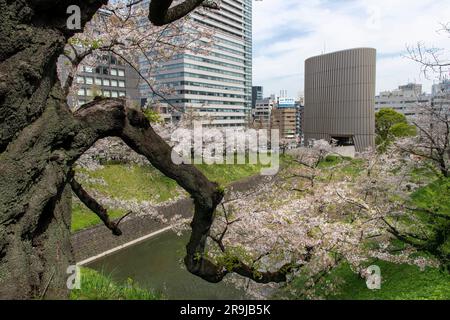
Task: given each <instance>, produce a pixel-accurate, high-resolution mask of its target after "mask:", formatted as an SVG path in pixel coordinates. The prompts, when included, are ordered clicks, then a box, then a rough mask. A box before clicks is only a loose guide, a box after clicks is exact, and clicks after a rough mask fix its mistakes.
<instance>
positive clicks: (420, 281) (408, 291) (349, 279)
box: [327, 261, 450, 300]
mask: <svg viewBox="0 0 450 320" xmlns="http://www.w3.org/2000/svg"><path fill="white" fill-rule="evenodd" d="M373 264H375V265H377V266H379V267H380V269H381V276H382V283H381V289H380V290H369V289H368V288H367V285H366V283H365V280H363V279H361V278H360V277H359V276H358V275H357V274H355V273H353V272H352V271H351V270H350V268H349V266H348V265H345V264H344V265H342V266H340V267H339V268H337V269H336V270H334V271H333V272H332V273H331V274H330V275H329V276H328V279H327V280H328V281H334V279H335V278H336V277H338V278H340V279H342V280H343V281H344V283H343V284H342V285H340V287H339V292H338V293H337V294H334V295H332V296H328V297H327V299H338V300H340V299H346V300H448V299H450V274H448V273H444V272H441V271H439V270H438V269H433V268H427V269H426V270H425V271H421V270H420V269H419V268H418V267H416V266H411V265H398V264H393V263H389V262H384V261H378V262H376V263H373Z"/></svg>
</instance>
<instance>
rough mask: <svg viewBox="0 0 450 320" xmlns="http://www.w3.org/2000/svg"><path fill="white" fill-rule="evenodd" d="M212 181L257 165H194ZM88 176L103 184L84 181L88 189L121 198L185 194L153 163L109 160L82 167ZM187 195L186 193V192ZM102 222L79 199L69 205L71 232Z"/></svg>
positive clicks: (114, 213) (117, 213)
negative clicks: (93, 167)
mask: <svg viewBox="0 0 450 320" xmlns="http://www.w3.org/2000/svg"><path fill="white" fill-rule="evenodd" d="M197 167H198V168H199V169H200V170H201V171H202V172H203V173H204V174H205V175H206V176H207V177H208V179H210V180H212V181H216V182H218V183H219V184H220V185H225V186H226V185H228V184H230V183H232V182H234V181H237V180H240V179H243V178H246V177H250V176H253V175H257V174H259V173H260V171H261V166H260V165H211V166H209V165H204V164H202V165H198V166H197ZM82 172H83V173H85V174H87V175H89V176H90V177H91V178H95V179H103V180H104V181H105V182H106V185H102V184H99V183H86V184H84V187H85V188H86V189H87V190H96V191H98V192H100V193H102V194H104V195H106V196H109V197H112V198H118V199H124V200H133V199H135V200H137V201H144V200H149V201H153V202H154V203H161V202H164V201H167V200H170V199H173V198H175V197H177V196H179V195H181V194H186V193H185V192H184V191H183V190H181V189H180V188H179V187H178V185H177V183H176V182H175V181H174V180H172V179H169V178H167V177H166V176H164V175H163V174H161V173H160V172H159V171H158V170H156V169H155V168H153V167H152V166H150V165H148V166H137V165H131V166H130V165H120V164H110V165H106V166H104V168H102V169H100V170H97V171H87V170H82ZM186 195H187V194H186ZM109 213H110V215H111V217H112V218H119V217H121V216H122V215H123V214H125V212H124V211H123V210H110V211H109ZM99 223H101V221H100V219H99V218H98V217H97V216H96V215H95V214H93V213H92V212H91V211H90V210H89V209H88V208H86V207H85V206H84V205H83V204H82V203H79V202H75V201H74V203H73V206H72V232H76V231H79V230H82V229H85V228H88V227H91V226H95V225H97V224H99Z"/></svg>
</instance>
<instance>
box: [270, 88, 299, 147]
mask: <svg viewBox="0 0 450 320" xmlns="http://www.w3.org/2000/svg"><path fill="white" fill-rule="evenodd" d="M298 111H299V109H298V105H297V104H296V102H295V99H293V98H288V97H287V90H281V91H280V97H279V98H278V101H277V103H276V104H275V106H274V109H273V111H272V114H271V128H272V129H278V130H279V131H280V138H281V139H284V140H294V139H296V138H298V131H297V117H298Z"/></svg>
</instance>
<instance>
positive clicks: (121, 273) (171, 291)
mask: <svg viewBox="0 0 450 320" xmlns="http://www.w3.org/2000/svg"><path fill="white" fill-rule="evenodd" d="M188 239H189V235H188V234H185V235H184V236H181V237H179V236H177V235H176V234H175V233H173V232H172V231H168V232H165V233H163V234H160V235H158V236H156V237H154V238H151V239H149V240H146V241H144V242H141V243H139V244H136V245H133V246H130V247H128V248H125V249H123V250H120V251H118V252H116V253H114V254H112V255H109V256H106V257H103V258H101V259H99V260H96V261H94V262H92V263H90V264H89V265H87V267H89V268H92V269H95V270H98V271H101V272H102V273H104V274H107V275H110V276H111V277H112V279H113V280H114V281H117V282H120V283H124V282H126V281H127V279H129V278H131V279H133V281H135V282H136V283H138V285H139V286H140V287H141V288H146V289H150V290H154V291H157V292H161V293H163V294H164V296H165V297H166V298H167V299H171V300H184V299H189V300H191V299H192V300H223V299H227V300H228V299H230V300H237V299H244V298H245V295H244V293H243V292H242V291H240V290H238V289H236V288H235V287H234V286H232V285H230V284H226V283H219V284H211V283H208V282H206V281H204V280H202V279H200V278H198V277H196V276H194V275H192V274H191V273H189V272H188V271H187V270H186V268H185V267H184V265H183V262H182V260H183V258H184V256H185V252H186V249H185V246H186V243H187V242H188Z"/></svg>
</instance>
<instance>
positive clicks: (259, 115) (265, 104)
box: [253, 98, 276, 129]
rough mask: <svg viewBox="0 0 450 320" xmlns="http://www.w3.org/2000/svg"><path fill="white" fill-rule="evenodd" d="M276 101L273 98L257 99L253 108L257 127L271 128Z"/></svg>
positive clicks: (254, 121)
mask: <svg viewBox="0 0 450 320" xmlns="http://www.w3.org/2000/svg"><path fill="white" fill-rule="evenodd" d="M275 105H276V101H275V100H274V99H272V98H265V99H262V100H257V101H256V105H255V109H254V110H253V126H254V127H255V128H257V129H270V119H271V116H272V111H273V109H274V108H275Z"/></svg>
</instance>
